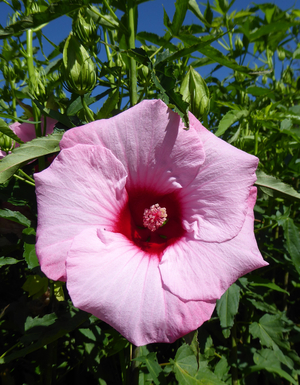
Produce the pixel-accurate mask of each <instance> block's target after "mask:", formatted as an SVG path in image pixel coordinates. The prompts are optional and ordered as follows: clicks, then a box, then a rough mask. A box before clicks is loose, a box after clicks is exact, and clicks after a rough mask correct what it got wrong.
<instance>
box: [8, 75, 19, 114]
mask: <svg viewBox="0 0 300 385" xmlns="http://www.w3.org/2000/svg"><path fill="white" fill-rule="evenodd" d="M8 76H9V85H10V88H11V98H12V108H13V115H14V117H15V118H17V117H18V115H17V100H16V94H15V82H14V81H13V80H12V79H11V76H10V71H8Z"/></svg>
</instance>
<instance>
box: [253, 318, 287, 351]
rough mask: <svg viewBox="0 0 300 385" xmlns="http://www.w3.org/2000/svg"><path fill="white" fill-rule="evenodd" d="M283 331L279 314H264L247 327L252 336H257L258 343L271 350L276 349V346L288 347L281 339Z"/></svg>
mask: <svg viewBox="0 0 300 385" xmlns="http://www.w3.org/2000/svg"><path fill="white" fill-rule="evenodd" d="M284 331H285V327H284V324H283V322H282V321H281V315H270V314H265V315H264V316H263V317H261V318H260V320H259V322H253V324H251V325H250V327H249V332H250V333H251V334H252V336H253V338H259V339H260V343H261V344H262V345H264V346H266V347H268V348H269V347H271V348H273V350H278V349H279V347H278V346H283V347H284V348H288V347H289V344H288V342H287V341H284V340H283V335H282V333H283V332H284Z"/></svg>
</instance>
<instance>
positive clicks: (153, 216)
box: [143, 203, 167, 231]
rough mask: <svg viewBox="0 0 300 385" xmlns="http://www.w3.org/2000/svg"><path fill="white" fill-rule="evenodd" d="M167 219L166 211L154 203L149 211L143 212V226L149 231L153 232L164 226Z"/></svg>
mask: <svg viewBox="0 0 300 385" xmlns="http://www.w3.org/2000/svg"><path fill="white" fill-rule="evenodd" d="M166 219H167V210H166V209H165V207H159V204H158V203H156V204H155V205H152V206H151V207H150V209H145V210H144V215H143V225H144V226H145V227H147V228H148V229H149V230H151V231H155V230H157V229H158V228H160V227H161V226H163V225H164V223H165V221H166Z"/></svg>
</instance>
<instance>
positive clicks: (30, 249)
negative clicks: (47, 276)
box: [22, 227, 39, 269]
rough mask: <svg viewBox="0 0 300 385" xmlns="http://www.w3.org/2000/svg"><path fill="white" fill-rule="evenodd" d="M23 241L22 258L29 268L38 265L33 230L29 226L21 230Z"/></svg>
mask: <svg viewBox="0 0 300 385" xmlns="http://www.w3.org/2000/svg"><path fill="white" fill-rule="evenodd" d="M22 234H23V237H24V238H25V242H24V253H23V258H24V259H25V261H26V262H27V265H28V267H29V269H33V268H35V267H37V266H39V261H38V258H37V256H36V252H35V230H34V229H33V228H32V227H30V228H28V229H24V230H23V233H22Z"/></svg>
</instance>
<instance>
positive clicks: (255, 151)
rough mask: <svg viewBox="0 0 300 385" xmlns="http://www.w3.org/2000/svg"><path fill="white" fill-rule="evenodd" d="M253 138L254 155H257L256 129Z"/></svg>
mask: <svg viewBox="0 0 300 385" xmlns="http://www.w3.org/2000/svg"><path fill="white" fill-rule="evenodd" d="M254 140H255V143H254V155H257V153H258V129H256V130H255V134H254Z"/></svg>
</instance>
